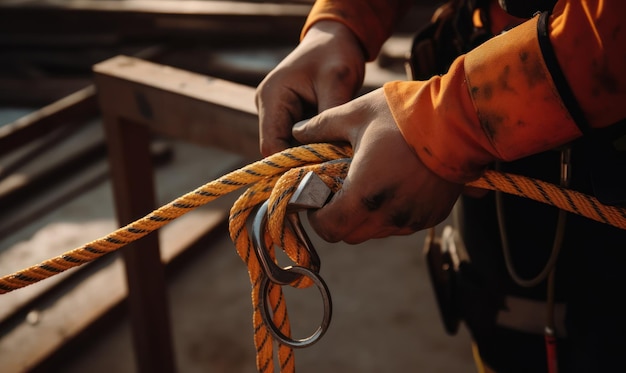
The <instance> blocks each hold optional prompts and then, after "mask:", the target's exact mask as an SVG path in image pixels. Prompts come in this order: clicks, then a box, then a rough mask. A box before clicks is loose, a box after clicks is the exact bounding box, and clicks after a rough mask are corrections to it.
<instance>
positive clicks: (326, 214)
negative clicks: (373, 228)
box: [309, 179, 367, 242]
mask: <svg viewBox="0 0 626 373" xmlns="http://www.w3.org/2000/svg"><path fill="white" fill-rule="evenodd" d="M350 189H351V187H350V182H349V181H348V180H347V179H346V181H344V184H343V186H342V189H340V190H339V191H338V192H337V193H336V194H335V195H334V196H333V198H332V199H331V200H330V202H328V203H327V204H326V205H325V206H324V207H322V208H321V209H318V210H315V211H311V212H309V223H310V224H311V227H312V228H313V229H314V230H315V232H317V234H318V235H319V236H320V237H321V238H322V239H324V240H325V241H328V242H338V241H341V240H343V239H344V238H345V237H346V236H347V235H348V234H349V233H350V232H351V231H353V230H354V228H355V227H356V226H358V225H359V224H363V223H364V222H365V219H367V215H366V214H364V213H363V211H361V209H362V207H361V205H360V202H359V200H358V199H359V197H358V196H357V194H356V193H352V192H350Z"/></svg>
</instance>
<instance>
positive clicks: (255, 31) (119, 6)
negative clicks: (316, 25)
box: [0, 0, 311, 45]
mask: <svg viewBox="0 0 626 373" xmlns="http://www.w3.org/2000/svg"><path fill="white" fill-rule="evenodd" d="M310 8H311V5H310V4H302V3H300V4H288V3H280V2H275V3H265V2H263V3H254V2H239V1H178V0H161V1H144V0H126V1H107V0H101V1H71V2H68V1H62V0H58V1H55V0H32V1H27V2H24V1H8V2H7V1H4V2H0V45H2V44H11V43H13V41H12V38H10V37H1V35H20V34H22V35H33V34H35V35H36V34H39V35H45V36H46V37H49V36H50V35H76V33H83V34H89V35H105V34H114V35H118V37H119V39H133V40H137V39H146V38H151V39H155V38H156V39H159V40H161V41H164V40H172V39H173V38H176V39H180V37H182V36H184V37H185V38H192V39H195V40H199V39H202V40H212V41H214V42H230V41H232V40H235V39H239V40H242V39H247V40H250V41H255V42H257V43H258V41H259V40H262V41H263V42H265V43H268V42H285V41H289V42H292V43H293V42H297V40H298V36H299V31H300V29H301V28H302V26H303V24H304V21H305V19H306V16H307V14H308V12H309V11H310ZM50 19H56V20H62V22H55V25H54V27H52V28H51V27H49V25H50V23H49V20H50Z"/></svg>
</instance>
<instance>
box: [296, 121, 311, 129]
mask: <svg viewBox="0 0 626 373" xmlns="http://www.w3.org/2000/svg"><path fill="white" fill-rule="evenodd" d="M309 120H311V119H305V120H301V121H299V122H297V123H296V124H294V125H293V128H294V129H298V128H300V127H302V126H304V125H305V124H307V123H308V122H309Z"/></svg>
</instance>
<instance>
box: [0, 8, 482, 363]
mask: <svg viewBox="0 0 626 373" xmlns="http://www.w3.org/2000/svg"><path fill="white" fill-rule="evenodd" d="M439 3H440V2H439V1H433V0H429V1H416V4H415V6H414V7H413V10H412V11H411V12H410V13H409V14H407V16H406V19H405V20H404V21H403V22H402V23H401V24H399V25H398V29H397V30H396V33H395V34H394V35H393V37H392V38H391V39H390V40H389V41H388V42H387V44H385V46H384V48H383V50H382V53H381V55H380V57H379V58H378V59H377V60H376V61H373V62H371V63H369V64H368V66H367V73H366V81H365V84H364V87H363V92H362V93H364V92H366V91H369V90H371V89H375V88H377V87H379V86H380V85H382V84H383V83H384V82H385V81H388V80H392V79H406V74H405V68H404V59H405V56H406V53H407V52H408V50H409V48H410V44H411V38H412V36H413V35H414V33H415V32H416V31H417V30H418V29H419V28H420V27H422V25H424V24H425V23H426V22H427V21H428V20H429V19H430V17H431V15H432V12H433V10H434V9H435V8H436V7H437V6H438V5H439ZM311 4H312V1H305V0H302V1H279V0H277V1H274V2H260V1H259V2H257V1H247V2H240V1H209V0H207V1H198V0H2V1H0V276H5V275H8V274H11V273H14V272H16V271H18V270H21V269H23V268H26V267H29V266H31V265H34V264H36V263H39V262H41V261H43V260H46V259H48V258H52V257H54V256H57V255H60V254H62V253H64V252H66V251H68V250H71V249H74V248H76V247H79V246H81V245H83V244H85V243H87V242H90V241H91V240H94V239H98V238H100V237H102V236H104V235H106V234H108V233H109V232H111V231H113V230H114V229H115V228H116V227H117V226H118V223H117V220H116V210H115V209H116V208H115V201H114V196H113V192H112V184H111V173H110V164H109V160H108V158H107V142H106V136H105V133H104V130H103V125H102V121H103V115H102V112H101V110H100V106H99V103H98V99H97V98H98V92H97V89H96V86H95V85H94V75H93V66H94V65H95V64H98V63H101V62H102V61H106V60H108V59H111V58H114V57H115V56H119V55H125V56H131V57H136V58H139V59H142V60H145V61H149V62H152V63H154V64H158V65H163V66H170V67H173V68H176V69H180V70H183V71H188V72H192V73H194V74H198V76H209V77H212V78H218V79H223V80H226V81H229V82H234V83H237V84H241V85H244V86H246V87H255V86H256V85H257V84H258V83H259V82H260V81H261V80H262V79H263V77H264V76H265V74H267V73H268V72H269V71H270V70H271V69H272V68H273V67H274V66H275V65H276V64H277V63H278V62H279V61H280V60H281V59H282V58H284V57H285V56H286V55H287V54H288V53H289V51H290V50H291V49H293V48H294V47H295V45H296V44H297V42H298V36H299V32H300V29H301V27H302V25H303V24H304V20H305V18H306V14H307V13H308V10H309V9H310V6H311ZM155 79H156V80H159V78H158V77H155ZM243 99H244V98H242V100H243ZM244 104H245V105H250V104H251V103H249V102H246V103H244ZM181 125H182V124H181ZM248 153H249V152H248ZM150 157H151V159H152V162H153V164H154V184H155V186H156V203H157V206H160V205H162V204H165V203H167V202H169V201H171V200H173V199H174V198H176V197H178V196H180V195H182V194H184V193H186V192H188V191H190V190H192V189H195V188H196V187H198V186H200V185H202V184H204V183H206V182H208V181H211V180H213V179H215V178H217V177H219V176H221V175H223V174H225V173H227V172H229V171H231V170H234V169H236V168H238V167H241V166H242V165H244V164H247V163H249V161H250V158H249V157H248V156H246V155H242V154H239V153H238V152H236V151H235V152H233V151H227V150H224V149H221V148H219V147H207V146H198V145H197V144H190V143H188V142H185V141H181V140H179V139H174V138H168V137H167V136H156V137H155V138H154V139H153V140H152V141H151V144H150ZM235 198H236V195H233V196H227V197H225V198H221V199H219V200H217V201H215V203H210V204H209V205H207V206H205V207H202V208H199V209H198V210H197V211H194V212H193V213H190V214H189V216H187V217H185V219H182V218H181V219H180V220H176V221H174V222H173V223H171V224H168V225H167V226H166V227H164V228H163V229H162V230H161V231H160V242H161V253H162V254H161V257H162V261H163V263H164V266H165V279H166V284H165V294H166V298H167V303H168V308H169V311H168V312H169V318H170V326H171V344H172V350H173V355H174V361H175V366H176V370H177V371H179V372H186V373H187V372H253V371H255V363H254V358H255V349H254V344H253V339H252V337H253V329H252V306H251V303H250V284H249V280H248V275H247V269H246V267H245V265H244V263H243V262H242V261H241V260H240V259H239V257H238V256H237V254H236V252H235V248H234V245H233V244H232V242H231V241H230V239H229V238H228V232H227V221H226V220H227V216H228V211H229V208H230V206H232V203H233V201H234V199H235ZM444 224H445V223H444ZM207 226H209V227H210V229H207V228H206V227H207ZM309 232H310V235H311V236H312V239H313V242H314V244H315V247H316V248H317V250H318V253H319V255H320V257H321V260H322V272H321V274H322V276H323V277H324V279H325V280H326V282H327V284H328V286H329V288H330V291H331V293H332V297H333V304H334V313H333V319H332V323H331V325H330V329H329V330H328V332H327V333H326V335H325V336H324V338H323V339H322V340H321V341H320V342H318V343H317V344H315V345H314V346H311V347H309V348H306V349H301V350H296V352H295V360H296V367H297V370H298V371H299V372H339V371H342V372H343V371H350V372H418V371H419V372H425V373H434V372H473V371H474V366H473V362H472V357H471V349H470V344H469V337H468V335H467V332H466V330H465V329H464V328H463V327H461V330H460V331H459V333H458V335H456V336H449V335H447V334H446V333H445V331H444V328H443V324H442V323H441V320H440V317H439V313H438V309H437V306H436V304H435V301H434V296H433V292H432V289H431V285H430V282H429V279H428V274H427V269H426V267H425V262H424V259H423V256H422V249H423V242H424V232H420V233H417V234H415V235H412V236H408V237H392V238H388V239H384V240H374V241H370V242H367V243H364V244H361V245H356V246H349V245H345V244H328V243H325V242H323V241H321V240H319V239H318V238H317V237H315V236H314V234H313V233H312V231H311V230H310V229H309ZM140 276H141V274H140ZM286 296H287V305H288V309H289V312H290V315H291V319H292V323H293V324H294V330H295V334H296V336H304V335H307V333H310V331H312V330H313V329H314V328H315V327H316V323H317V322H318V320H320V319H321V312H322V311H321V306H320V303H321V301H320V299H319V295H318V294H317V292H316V290H314V289H306V290H292V289H286ZM128 302H129V301H128V289H127V284H126V275H125V272H124V265H123V259H122V256H121V255H120V254H119V253H117V252H116V253H112V254H109V255H106V256H104V257H102V258H100V259H98V260H96V261H95V262H93V263H89V264H87V265H84V266H81V267H79V268H76V269H72V270H70V271H67V272H64V273H62V274H60V275H58V276H54V277H52V278H50V279H47V280H44V281H42V282H40V283H37V284H34V285H31V286H28V287H26V288H23V289H18V290H15V291H12V292H10V293H7V294H3V295H0V367H1V368H0V370H2V372H7V373H14V372H86V371H89V372H138V371H146V370H145V367H142V364H141V362H139V361H138V360H137V358H136V353H135V350H134V347H133V334H132V325H131V324H132V322H131V321H130V317H129V315H128ZM147 316H148V315H147ZM161 332H162V331H159V330H157V331H152V333H155V334H156V335H159V334H168V333H167V332H164V333H161ZM163 371H168V370H167V369H166V368H163Z"/></svg>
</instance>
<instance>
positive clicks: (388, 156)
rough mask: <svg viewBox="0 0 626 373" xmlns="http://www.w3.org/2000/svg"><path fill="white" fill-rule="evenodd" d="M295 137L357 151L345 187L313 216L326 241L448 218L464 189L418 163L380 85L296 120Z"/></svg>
mask: <svg viewBox="0 0 626 373" xmlns="http://www.w3.org/2000/svg"><path fill="white" fill-rule="evenodd" d="M415 125H419V123H416V124H415ZM293 136H294V137H295V138H296V139H297V140H298V141H300V142H302V143H316V142H317V143H319V142H349V143H350V144H351V145H352V148H353V150H354V157H353V160H352V164H351V166H350V170H349V172H348V176H347V177H346V180H345V181H344V184H343V187H342V189H341V190H340V191H338V192H337V193H336V194H335V195H334V196H333V198H332V200H331V201H330V202H329V203H328V204H327V205H326V206H324V207H323V208H321V209H319V210H316V211H314V212H312V213H311V214H310V215H309V220H310V223H311V226H312V227H313V228H314V229H315V231H316V232H317V233H318V234H319V235H320V236H321V237H322V238H323V239H325V240H326V241H330V242H337V241H345V242H347V243H351V244H356V243H360V242H363V241H366V240H368V239H372V238H382V237H387V236H392V235H405V234H410V233H413V232H416V231H418V230H421V229H424V228H428V227H431V226H434V225H436V224H437V223H439V222H441V221H442V220H443V219H445V218H446V217H447V216H448V214H449V213H450V210H451V209H452V206H453V205H454V203H455V201H456V199H457V198H458V196H459V194H460V192H461V191H462V189H463V185H460V184H455V183H452V182H449V181H447V180H444V179H442V178H441V177H439V176H438V175H436V174H435V173H433V172H432V171H430V170H429V169H428V168H427V167H426V166H425V165H424V164H423V163H422V162H421V161H420V159H419V158H418V157H417V155H416V154H415V152H414V151H413V150H412V149H411V148H410V147H409V145H408V144H407V143H406V142H405V140H404V138H403V137H402V134H401V133H400V130H399V129H398V127H397V126H396V123H395V121H394V119H393V116H392V114H391V111H390V110H389V107H388V106H387V101H386V99H385V96H384V94H383V91H382V89H378V90H375V91H373V92H371V93H368V94H366V95H364V96H361V97H359V98H357V99H355V100H353V101H350V102H348V103H346V104H344V105H341V106H337V107H335V108H331V109H328V110H326V111H323V112H322V113H320V114H319V115H317V116H315V117H313V118H311V119H310V120H309V121H308V122H301V123H299V124H297V125H296V126H295V127H294V129H293Z"/></svg>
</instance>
